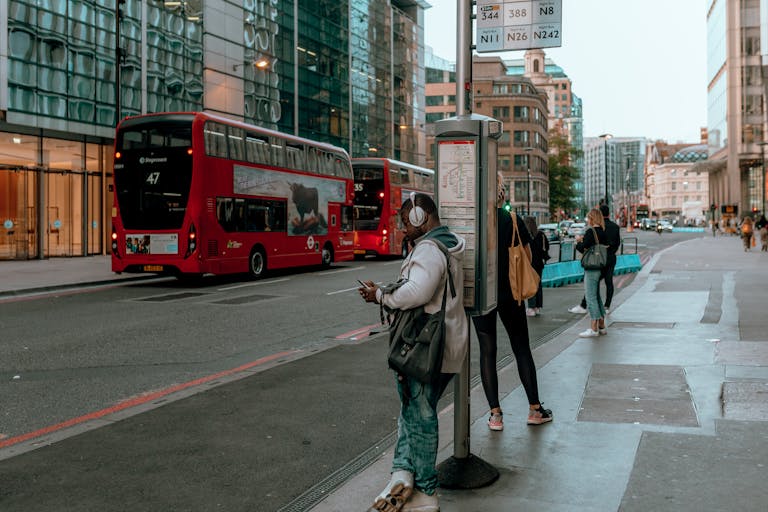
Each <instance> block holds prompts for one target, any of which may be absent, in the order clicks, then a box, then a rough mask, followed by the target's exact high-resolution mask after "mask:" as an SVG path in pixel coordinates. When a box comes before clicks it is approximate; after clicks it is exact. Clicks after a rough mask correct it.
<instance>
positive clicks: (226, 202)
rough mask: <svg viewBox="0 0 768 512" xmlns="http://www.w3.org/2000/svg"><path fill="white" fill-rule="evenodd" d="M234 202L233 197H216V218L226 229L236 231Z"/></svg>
mask: <svg viewBox="0 0 768 512" xmlns="http://www.w3.org/2000/svg"><path fill="white" fill-rule="evenodd" d="M233 209H234V204H233V202H232V198H231V197H217V198H216V220H218V221H219V225H220V226H221V227H222V228H223V229H224V231H227V232H230V231H234V229H235V226H234V223H233V222H232V213H233Z"/></svg>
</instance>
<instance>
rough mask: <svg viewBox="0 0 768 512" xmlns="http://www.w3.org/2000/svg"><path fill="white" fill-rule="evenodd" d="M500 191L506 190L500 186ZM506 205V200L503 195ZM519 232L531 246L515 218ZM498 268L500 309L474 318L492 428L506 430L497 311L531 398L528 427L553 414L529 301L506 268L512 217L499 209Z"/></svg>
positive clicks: (525, 233)
mask: <svg viewBox="0 0 768 512" xmlns="http://www.w3.org/2000/svg"><path fill="white" fill-rule="evenodd" d="M499 189H500V190H502V193H503V188H502V187H499ZM501 200H502V202H503V200H504V197H503V195H502V196H501ZM514 218H515V221H516V222H517V229H518V232H519V233H520V241H521V243H522V244H523V245H530V242H531V236H530V234H529V233H528V228H526V227H525V223H524V222H523V220H522V219H521V218H520V217H518V216H517V215H515V216H514ZM497 225H498V238H497V241H498V267H497V268H498V269H500V270H499V285H498V295H497V307H496V309H493V310H492V311H490V312H489V313H487V314H485V315H480V316H475V317H472V321H473V323H474V325H475V332H476V333H477V339H478V341H479V343H480V378H481V379H482V381H483V390H484V391H485V397H486V398H487V399H488V406H489V407H490V408H491V415H490V418H488V428H490V429H491V430H503V429H504V422H503V413H502V412H501V407H500V405H499V379H498V375H497V374H496V353H497V343H496V342H497V337H496V312H497V311H498V313H499V316H500V317H501V322H502V323H503V324H504V329H505V330H506V331H507V334H508V335H509V341H510V343H511V345H512V352H513V353H514V355H515V361H517V371H518V373H519V374H520V381H521V382H522V384H523V388H525V393H526V395H528V404H529V407H528V424H529V425H541V424H542V423H547V422H550V421H552V411H551V410H549V409H544V407H542V406H541V402H540V401H539V388H538V383H537V381H536V365H535V364H534V362H533V355H532V354H531V346H530V343H529V340H528V319H527V318H526V315H525V302H524V301H521V302H520V303H518V302H517V301H516V300H515V299H514V298H513V297H512V289H511V288H510V286H509V278H508V275H507V272H506V269H508V268H509V252H508V247H509V246H510V245H511V243H512V217H511V216H510V214H509V212H507V211H506V210H505V209H503V208H498V220H497Z"/></svg>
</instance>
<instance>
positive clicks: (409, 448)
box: [392, 374, 453, 496]
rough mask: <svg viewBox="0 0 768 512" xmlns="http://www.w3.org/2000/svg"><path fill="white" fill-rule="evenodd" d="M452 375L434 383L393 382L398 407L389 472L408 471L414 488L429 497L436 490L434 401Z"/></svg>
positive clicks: (436, 439)
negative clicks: (398, 412) (398, 400)
mask: <svg viewBox="0 0 768 512" xmlns="http://www.w3.org/2000/svg"><path fill="white" fill-rule="evenodd" d="M452 376H453V375H448V374H442V375H441V378H440V379H439V381H438V382H437V383H436V384H422V383H421V382H419V381H417V380H415V379H410V378H408V377H403V378H402V380H400V379H398V382H397V392H398V393H399V395H400V403H401V407H400V417H399V418H398V419H397V444H396V445H395V454H394V460H393V461H392V471H393V472H394V471H397V470H405V471H410V472H411V473H413V484H414V487H416V488H417V489H418V490H420V491H421V492H423V493H425V494H429V495H430V496H431V495H433V494H435V489H437V469H436V468H435V462H436V460H437V444H438V430H437V401H438V400H439V399H440V395H442V394H443V391H444V390H445V387H446V386H447V385H448V382H449V381H450V380H451V377H452Z"/></svg>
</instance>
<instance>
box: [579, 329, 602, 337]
mask: <svg viewBox="0 0 768 512" xmlns="http://www.w3.org/2000/svg"><path fill="white" fill-rule="evenodd" d="M596 336H600V333H599V332H597V331H593V330H592V329H587V330H586V331H584V332H580V333H579V338H594V337H596Z"/></svg>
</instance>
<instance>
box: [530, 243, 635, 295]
mask: <svg viewBox="0 0 768 512" xmlns="http://www.w3.org/2000/svg"><path fill="white" fill-rule="evenodd" d="M633 241H634V242H633ZM575 245H576V244H575V242H574V241H573V240H563V241H561V242H559V243H558V242H551V244H550V250H549V253H550V255H551V256H555V255H557V259H555V258H554V257H553V258H552V260H555V261H554V262H553V263H547V264H546V265H545V266H544V272H543V273H542V275H541V285H542V286H543V287H545V288H557V287H559V286H565V285H568V284H574V283H578V282H580V281H583V280H584V269H583V268H581V260H580V259H576V258H575V256H576V251H575ZM628 245H629V247H628ZM632 245H634V247H631V246H632ZM556 247H557V249H555V248H556ZM631 249H634V253H631V254H625V252H626V251H627V250H631ZM642 268H643V265H642V263H641V262H640V255H639V254H638V253H637V238H636V237H626V238H624V239H622V241H621V249H620V254H617V255H616V267H615V268H614V270H613V275H620V274H628V273H631V272H639V271H640V270H641V269H642Z"/></svg>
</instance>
